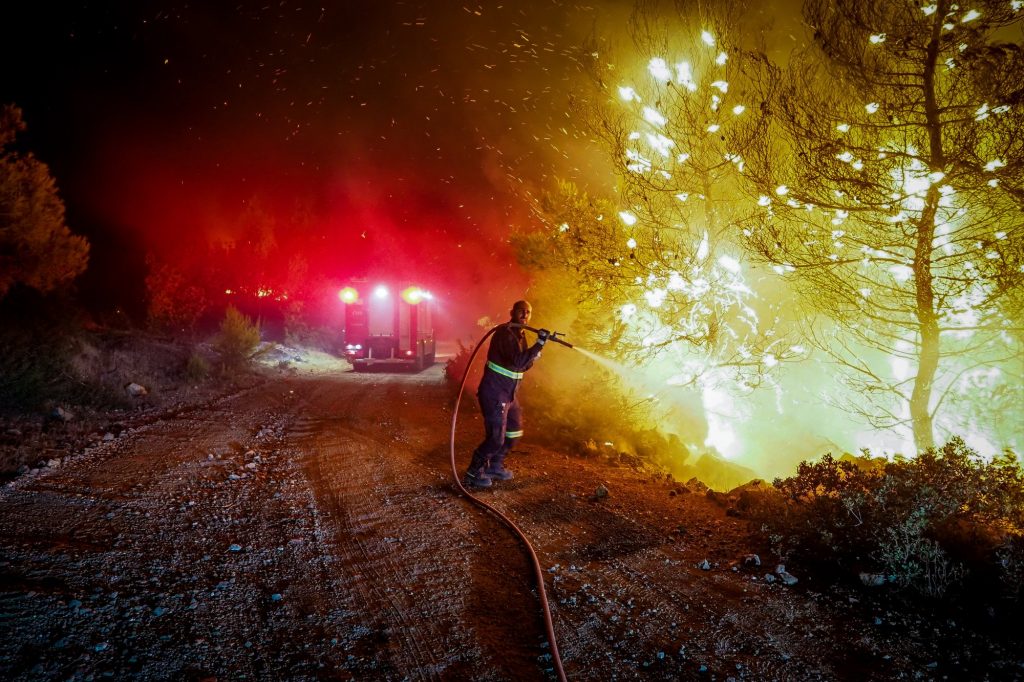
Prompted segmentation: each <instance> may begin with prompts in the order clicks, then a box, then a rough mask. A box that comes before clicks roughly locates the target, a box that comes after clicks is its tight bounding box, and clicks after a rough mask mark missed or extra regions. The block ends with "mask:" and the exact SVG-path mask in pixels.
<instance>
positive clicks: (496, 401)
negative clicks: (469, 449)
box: [462, 301, 551, 488]
mask: <svg viewBox="0 0 1024 682" xmlns="http://www.w3.org/2000/svg"><path fill="white" fill-rule="evenodd" d="M532 312H533V308H532V306H530V303H529V302H528V301H516V302H515V303H514V304H513V305H512V312H511V315H512V316H511V319H509V321H508V322H506V323H505V324H502V325H499V327H498V329H497V330H496V331H495V332H494V334H492V335H491V343H490V346H488V348H487V366H486V368H485V369H484V376H483V378H482V379H481V380H480V387H479V388H478V389H477V392H476V395H477V398H478V399H479V400H480V410H481V411H482V412H483V415H484V441H483V442H482V443H480V445H479V446H478V447H477V449H476V450H475V451H473V460H472V461H471V462H470V464H469V469H468V470H467V471H466V475H465V476H464V477H463V479H462V483H463V485H465V486H467V487H469V486H472V487H474V488H489V487H490V486H491V484H492V481H494V480H498V481H508V480H511V479H512V472H511V471H509V470H508V469H506V468H505V456H506V455H508V453H509V451H510V450H511V449H512V446H513V445H515V443H516V440H517V439H518V438H519V437H521V436H522V435H523V422H522V410H521V409H520V406H519V399H518V398H517V397H516V389H518V388H519V382H520V381H522V379H523V373H524V372H526V370H528V369H530V367H532V366H533V362H534V360H536V359H537V358H538V357H540V351H541V348H543V347H544V344H545V342H547V340H548V336H550V335H551V332H549V331H548V330H547V329H541V330H540V331H539V332H538V333H537V342H536V343H535V344H533V345H532V346H530V345H528V344H527V343H526V332H525V331H523V329H522V328H521V327H514V326H512V325H514V324H518V325H525V324H528V323H529V322H530V315H531V314H532Z"/></svg>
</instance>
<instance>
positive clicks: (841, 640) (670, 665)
mask: <svg viewBox="0 0 1024 682" xmlns="http://www.w3.org/2000/svg"><path fill="white" fill-rule="evenodd" d="M276 352H277V356H274V355H271V356H268V357H267V358H266V359H265V367H264V369H263V370H262V372H261V373H259V374H256V375H253V376H251V377H249V378H247V379H246V380H244V381H242V382H240V383H238V384H236V385H233V386H231V387H227V386H220V387H219V388H218V387H216V386H211V385H206V386H205V387H204V388H202V389H188V390H185V389H181V390H178V391H177V392H175V391H173V390H164V391H162V393H161V395H160V398H159V399H155V398H151V399H150V400H151V403H150V404H148V405H145V404H143V405H141V406H140V405H139V404H135V405H129V406H127V407H124V408H123V410H122V411H121V412H119V413H117V412H114V413H90V414H76V415H74V416H73V417H72V418H71V419H69V420H67V421H65V420H64V419H62V418H58V417H54V416H50V417H49V418H46V419H44V418H43V417H41V416H40V417H31V418H28V417H23V418H20V419H14V420H8V421H7V422H6V423H5V424H4V425H3V433H4V435H3V442H2V447H3V448H5V450H2V451H0V452H5V453H6V456H8V457H13V456H14V455H13V454H12V453H14V452H19V453H20V455H19V457H22V459H23V460H24V462H25V469H23V470H22V471H21V473H20V474H19V475H17V476H14V477H12V478H11V479H10V480H8V481H7V482H6V483H5V484H4V485H3V487H0V678H2V679H10V680H40V679H43V680H48V679H54V680H56V679H62V680H67V679H101V678H114V679H127V678H138V679H156V680H164V679H167V680H178V679H194V680H199V679H206V680H210V679H223V680H228V679H231V680H235V679H267V680H271V679H273V680H277V679H293V680H305V679H308V680H319V679H360V680H363V679H384V680H404V679H452V680H458V679H483V680H520V679H546V678H547V679H550V678H552V677H553V672H552V670H551V661H550V655H549V653H548V651H549V649H548V648H547V645H546V642H545V634H544V627H543V623H542V620H541V618H540V607H539V605H538V602H537V596H536V590H535V588H534V585H533V583H532V580H533V578H532V573H531V570H530V566H529V564H528V562H527V559H526V555H525V554H524V552H523V549H522V548H521V547H520V546H519V544H518V543H517V541H516V540H515V539H514V537H513V536H512V535H511V534H510V533H509V532H508V530H507V529H506V528H505V527H504V526H502V525H501V524H500V523H499V522H498V521H496V520H495V519H494V518H492V517H491V516H490V515H488V514H487V513H485V512H483V511H481V510H480V509H479V508H477V507H475V506H473V505H471V504H470V503H469V502H468V501H467V500H465V499H464V498H461V497H460V496H459V495H458V494H456V492H455V489H454V486H453V484H452V471H451V466H450V460H449V441H448V438H449V426H450V421H451V413H450V407H449V405H450V398H449V394H448V392H447V389H446V388H445V386H444V383H443V379H442V373H441V367H440V366H435V367H433V368H430V369H428V370H426V371H424V372H422V373H419V374H356V373H353V372H351V371H349V369H348V366H347V365H346V364H344V363H342V362H339V361H336V360H333V359H332V358H329V357H327V356H323V355H320V354H308V353H299V352H297V351H291V350H288V349H278V350H277V351H276ZM143 399H145V398H143ZM479 430H480V422H479V418H478V416H477V414H476V411H475V406H474V405H472V403H471V402H470V403H469V404H467V405H466V406H465V409H464V410H463V411H462V413H461V414H460V417H459V422H458V431H457V443H456V445H457V452H458V453H459V457H460V461H459V466H460V467H461V466H463V465H464V463H465V462H464V461H463V460H464V459H466V458H467V456H468V453H469V451H470V450H471V449H472V447H473V445H475V442H476V440H477V436H478V431H479ZM510 460H511V461H510V466H511V467H512V468H513V469H514V470H515V472H516V478H515V480H513V481H511V482H509V483H506V484H502V485H500V486H499V487H497V488H496V489H495V490H492V491H485V492H482V493H480V496H481V497H483V498H485V499H486V500H487V501H488V502H490V503H491V504H493V505H494V506H495V507H497V508H499V509H500V510H501V511H503V512H504V513H506V514H507V515H508V516H510V517H511V518H513V519H514V520H515V521H516V523H517V524H519V526H520V527H521V528H522V529H523V530H524V531H525V532H526V534H527V535H528V536H529V537H530V538H531V540H532V542H533V545H534V547H535V549H536V551H537V553H538V555H539V557H540V560H541V564H542V566H543V567H544V571H545V578H546V586H547V591H548V595H549V597H550V599H551V609H552V613H553V619H554V627H555V632H556V636H557V638H558V645H559V648H560V651H561V655H562V660H563V663H564V666H565V670H566V672H567V674H568V677H569V679H573V680H614V679H664V680H678V679H709V680H729V679H734V680H741V679H748V680H890V679H925V680H931V679H934V680H943V679H948V680H961V679H972V680H986V679H987V680H1006V679H1022V678H1024V648H1022V647H1021V646H1020V645H1021V640H1020V637H1019V636H1018V635H1014V634H1013V633H1012V632H1007V631H1005V630H1003V631H1002V632H999V631H997V630H996V629H995V628H994V626H993V624H994V622H995V621H993V620H991V619H989V620H986V618H988V616H987V614H985V613H977V614H976V613H970V612H966V613H952V612H949V611H942V612H941V613H940V612H938V611H935V612H931V611H921V610H914V611H910V610H907V609H902V608H899V607H898V606H897V604H899V603H900V602H899V601H898V600H896V599H895V595H893V594H892V593H889V592H887V591H886V590H887V589H888V588H887V587H882V588H868V587H864V586H861V585H856V584H853V583H851V584H850V585H848V586H841V587H838V588H836V587H830V586H827V585H825V584H818V583H816V581H815V580H814V579H813V577H812V576H811V575H809V574H807V573H806V572H804V571H803V570H802V568H801V567H800V566H792V565H791V566H786V567H785V570H784V571H780V570H779V568H780V567H779V566H778V563H779V560H778V558H776V557H772V556H771V554H770V553H769V552H768V550H767V548H765V547H763V546H759V545H758V544H757V543H756V542H755V541H754V540H753V538H752V535H751V533H750V529H749V528H748V527H747V522H746V521H745V520H744V519H743V518H741V517H739V516H736V515H735V511H734V509H733V508H732V502H733V501H732V500H730V497H729V496H728V495H714V494H712V495H710V496H709V495H707V494H706V493H705V491H704V490H703V489H702V487H701V486H700V485H699V483H698V482H690V483H689V484H681V483H679V482H675V481H672V480H671V479H670V478H667V477H666V476H664V475H662V474H660V473H658V472H654V471H650V470H645V469H643V468H642V467H635V466H623V465H622V464H621V462H620V461H619V460H617V459H616V458H614V457H603V456H593V457H580V456H576V455H569V454H566V453H563V452H560V451H558V450H556V449H552V448H548V447H545V446H544V445H543V444H541V443H538V442H536V441H531V439H530V434H527V437H526V438H525V439H524V443H523V446H522V450H521V451H517V452H515V453H513V455H512V457H511V458H510ZM937 608H938V607H937Z"/></svg>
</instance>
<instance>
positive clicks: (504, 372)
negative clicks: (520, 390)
mask: <svg viewBox="0 0 1024 682" xmlns="http://www.w3.org/2000/svg"><path fill="white" fill-rule="evenodd" d="M487 369H489V370H491V371H492V372H497V373H498V374H500V375H501V376H503V377H508V378H509V379H522V378H523V373H522V372H513V371H512V370H510V369H505V368H504V367H502V366H501V365H499V364H497V363H494V362H491V361H490V360H488V361H487Z"/></svg>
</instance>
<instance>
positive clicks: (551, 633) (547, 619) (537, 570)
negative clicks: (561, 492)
mask: <svg viewBox="0 0 1024 682" xmlns="http://www.w3.org/2000/svg"><path fill="white" fill-rule="evenodd" d="M500 326H501V325H499V326H498V327H494V328H492V329H491V330H490V331H488V332H487V333H486V334H484V335H483V338H481V339H480V341H478V342H477V344H476V347H475V348H473V352H472V353H471V354H470V356H469V361H468V362H466V369H465V371H463V373H462V381H461V382H460V383H459V395H458V396H457V397H456V398H455V406H454V407H453V408H452V432H451V456H452V477H453V478H454V479H455V485H456V487H458V489H459V491H460V492H461V493H462V494H463V495H465V496H466V497H467V498H469V500H470V501H471V502H473V503H474V504H476V505H478V506H480V507H483V508H484V509H486V510H487V511H489V512H491V513H492V514H494V515H495V516H497V517H498V518H499V519H501V520H502V521H503V522H504V523H505V525H506V526H508V527H509V528H511V529H512V531H513V532H514V533H515V534H516V535H517V536H518V537H519V539H520V540H522V542H523V545H524V546H525V547H526V551H527V552H528V553H529V555H530V559H531V560H532V561H533V571H534V575H535V577H536V578H537V591H538V594H539V596H540V605H541V608H542V609H543V610H544V628H545V630H546V631H547V636H548V643H549V644H550V646H551V660H552V662H553V663H554V666H555V672H556V673H557V674H558V679H559V680H561V681H562V682H566V677H565V670H564V669H563V668H562V657H561V656H559V655H558V643H557V642H556V641H555V626H554V624H553V623H552V622H551V607H550V606H549V605H548V595H547V592H546V591H545V590H544V572H543V570H541V567H540V560H539V559H538V558H537V553H536V552H535V551H534V549H533V545H531V544H530V540H529V539H528V538H527V537H526V534H525V533H523V531H522V530H520V529H519V526H517V525H516V524H515V523H513V521H512V520H511V519H510V518H508V517H507V516H505V514H503V513H501V512H500V511H498V510H497V509H495V508H494V507H492V506H491V505H489V504H487V503H486V502H484V501H483V500H481V499H479V498H478V497H475V496H474V495H473V494H472V493H470V492H469V491H468V490H466V488H465V486H463V485H462V480H461V479H460V478H459V471H458V469H457V468H456V466H455V423H456V420H457V419H458V416H459V403H460V402H461V401H462V391H463V389H465V387H466V379H467V378H468V377H469V368H470V367H472V366H473V358H475V357H476V354H477V351H479V350H480V347H481V346H483V344H484V341H486V340H487V339H488V338H490V336H491V334H493V333H494V332H496V331H497V330H498V329H499V328H500ZM508 326H510V327H521V328H523V329H527V330H529V331H531V332H533V333H535V334H538V333H540V330H539V329H534V328H533V327H528V326H526V325H525V324H519V323H510V324H509V325H508ZM559 335H560V333H559V332H550V333H549V334H548V341H554V342H556V343H560V344H562V345H563V346H567V347H569V348H572V347H573V346H572V344H571V343H569V342H567V341H563V340H562V339H559V338H558V336H559Z"/></svg>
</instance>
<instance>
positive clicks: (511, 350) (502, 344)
mask: <svg viewBox="0 0 1024 682" xmlns="http://www.w3.org/2000/svg"><path fill="white" fill-rule="evenodd" d="M496 337H497V338H495V342H496V343H498V344H499V346H498V350H499V357H501V358H502V359H503V360H504V362H503V363H501V364H502V365H503V366H505V367H507V368H508V369H510V370H512V371H513V372H525V371H526V370H528V369H530V367H532V366H533V361H534V360H536V359H537V356H538V355H540V351H541V348H543V346H544V344H543V343H535V344H533V345H532V346H530V347H529V348H527V349H526V350H520V348H519V339H518V338H516V334H515V332H513V331H512V330H511V329H505V330H503V331H502V332H500V333H498V334H496Z"/></svg>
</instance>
